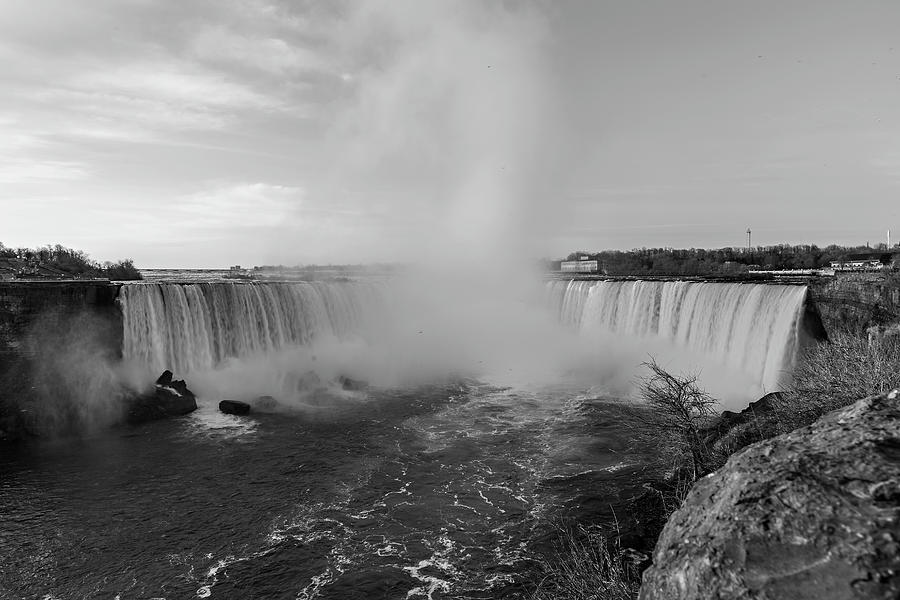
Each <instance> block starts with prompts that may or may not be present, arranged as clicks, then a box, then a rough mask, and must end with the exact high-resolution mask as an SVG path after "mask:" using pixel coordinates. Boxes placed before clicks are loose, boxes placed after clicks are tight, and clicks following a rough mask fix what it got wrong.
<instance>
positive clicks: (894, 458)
mask: <svg viewBox="0 0 900 600" xmlns="http://www.w3.org/2000/svg"><path fill="white" fill-rule="evenodd" d="M898 597H900V393H898V392H897V391H896V390H895V391H894V392H892V393H891V394H890V395H882V396H873V397H870V398H866V399H863V400H860V401H859V402H857V403H855V404H853V405H851V406H849V407H847V408H844V409H840V410H837V411H834V412H832V413H829V414H827V415H825V416H824V417H822V418H821V419H819V420H818V421H816V422H815V423H813V424H812V425H810V426H808V427H804V428H801V429H798V430H796V431H793V432H791V433H788V434H784V435H781V436H778V437H775V438H772V439H770V440H766V441H763V442H759V443H757V444H754V445H752V446H749V447H748V448H746V449H745V450H743V451H741V452H740V453H738V454H736V455H734V456H732V457H731V459H729V460H728V462H727V463H726V464H725V466H724V467H722V468H721V469H719V470H718V471H716V472H715V473H713V474H712V475H709V476H707V477H705V478H703V479H701V480H700V481H698V482H697V483H696V484H694V487H693V488H692V490H691V491H690V493H689V495H688V497H687V498H686V500H685V502H684V505H683V506H682V507H681V508H680V509H679V510H678V511H676V512H675V513H674V514H673V515H672V516H671V518H670V519H669V521H668V522H667V524H666V526H665V528H664V529H663V532H662V535H661V536H660V539H659V541H658V542H657V544H656V548H655V549H654V552H653V565H652V566H651V567H650V568H649V569H648V570H647V571H645V572H644V575H643V586H642V587H641V593H640V598H641V600H678V599H684V600H688V599H690V600H706V599H710V600H711V599H713V598H730V599H737V600H740V599H747V600H749V599H750V598H754V599H769V600H775V599H784V600H788V599H790V600H802V599H806V598H808V599H815V600H832V599H833V600H838V599H840V600H849V599H853V598H872V599H874V598H879V599H887V598H898Z"/></svg>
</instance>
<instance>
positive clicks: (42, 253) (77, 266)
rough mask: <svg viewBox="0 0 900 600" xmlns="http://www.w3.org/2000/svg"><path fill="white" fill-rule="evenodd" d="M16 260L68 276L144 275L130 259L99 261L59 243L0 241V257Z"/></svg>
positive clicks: (119, 277) (130, 277)
mask: <svg viewBox="0 0 900 600" xmlns="http://www.w3.org/2000/svg"><path fill="white" fill-rule="evenodd" d="M2 258H5V259H12V260H15V261H18V262H19V263H20V264H21V265H22V268H23V269H25V270H26V271H27V270H28V269H31V268H41V267H44V268H49V269H51V270H53V271H58V272H60V274H62V275H65V276H71V277H108V278H109V279H116V280H134V279H143V276H142V275H141V272H140V271H139V270H138V269H137V268H136V267H135V266H134V262H133V261H132V260H131V259H130V258H127V259H123V260H119V261H115V262H110V261H106V262H104V263H99V262H97V261H94V260H92V259H91V258H90V257H89V256H88V255H87V254H85V253H84V252H83V251H81V250H75V249H73V248H66V247H65V246H63V245H61V244H55V245H49V244H48V245H46V246H41V247H39V248H8V247H7V246H5V245H4V244H3V242H0V259H2Z"/></svg>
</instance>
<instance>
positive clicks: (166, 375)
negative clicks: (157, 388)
mask: <svg viewBox="0 0 900 600" xmlns="http://www.w3.org/2000/svg"><path fill="white" fill-rule="evenodd" d="M171 384H172V371H170V370H168V369H166V370H165V371H163V372H162V375H160V376H159V378H158V379H157V380H156V385H166V386H167V385H171Z"/></svg>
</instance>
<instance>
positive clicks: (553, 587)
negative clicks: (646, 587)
mask: <svg viewBox="0 0 900 600" xmlns="http://www.w3.org/2000/svg"><path fill="white" fill-rule="evenodd" d="M540 567H541V574H542V576H543V578H542V579H541V581H540V583H539V584H538V587H537V589H536V590H535V591H534V592H533V593H532V595H531V600H634V599H635V598H637V595H638V590H639V589H640V576H639V574H638V571H637V568H636V567H635V564H634V562H633V561H631V560H629V558H628V556H627V555H626V553H625V552H624V551H623V550H622V548H621V547H620V545H619V543H618V541H617V540H616V541H610V540H608V539H607V538H606V537H605V536H604V535H603V534H602V533H601V532H600V531H599V530H596V529H591V530H587V529H584V528H579V529H578V530H577V531H561V532H560V541H559V542H558V543H557V544H556V554H555V556H554V557H553V558H552V559H544V560H542V561H541V562H540Z"/></svg>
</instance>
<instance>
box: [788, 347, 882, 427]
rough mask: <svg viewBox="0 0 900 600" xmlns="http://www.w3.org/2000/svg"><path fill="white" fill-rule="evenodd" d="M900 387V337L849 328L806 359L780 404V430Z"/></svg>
mask: <svg viewBox="0 0 900 600" xmlns="http://www.w3.org/2000/svg"><path fill="white" fill-rule="evenodd" d="M896 387H900V336H893V337H885V338H882V339H874V340H873V341H872V343H870V342H869V340H868V339H867V337H865V336H862V335H859V334H853V333H850V332H847V331H839V332H836V333H834V334H832V336H831V339H830V341H829V342H827V343H824V344H820V345H818V346H816V347H814V348H811V349H810V350H809V351H807V352H806V354H805V355H804V356H802V357H801V359H800V361H799V363H798V365H797V367H796V368H795V370H794V379H793V382H792V383H791V385H790V387H789V388H788V389H787V391H786V392H785V393H784V394H783V396H782V398H781V399H780V400H778V401H777V402H775V404H774V409H775V412H774V420H775V425H776V429H777V433H786V432H788V431H793V430H794V429H797V428H799V427H804V426H806V425H809V424H810V423H812V422H813V421H815V420H816V419H818V418H819V417H821V416H822V415H824V414H826V413H829V412H831V411H833V410H835V409H838V408H842V407H844V406H848V405H850V404H853V403H854V402H856V401H857V400H859V399H861V398H865V397H866V396H871V395H873V394H881V393H885V392H888V391H890V390H892V389H894V388H896Z"/></svg>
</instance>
